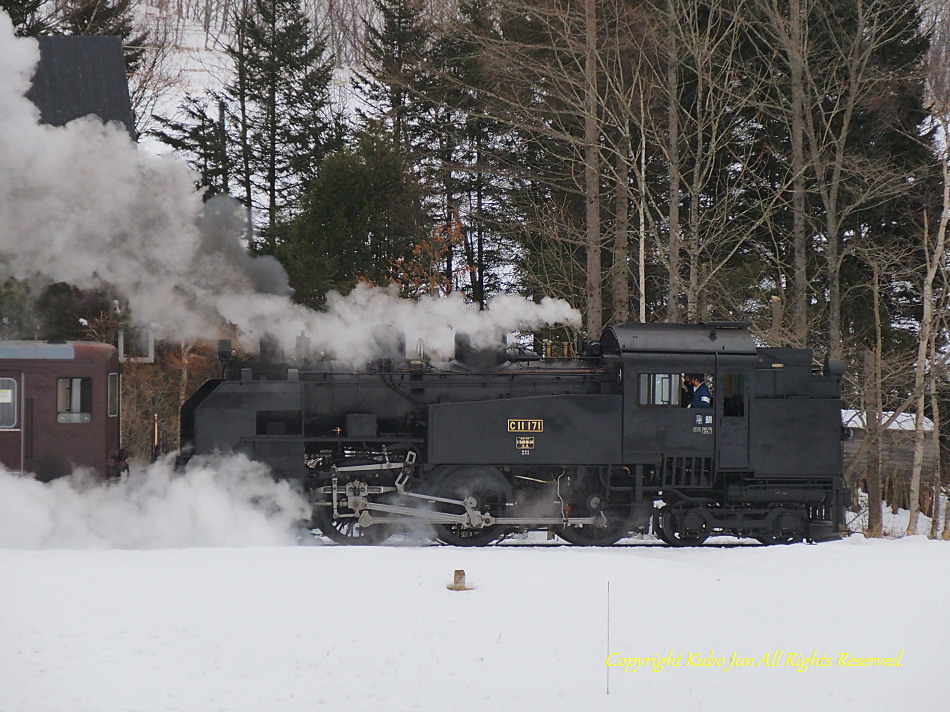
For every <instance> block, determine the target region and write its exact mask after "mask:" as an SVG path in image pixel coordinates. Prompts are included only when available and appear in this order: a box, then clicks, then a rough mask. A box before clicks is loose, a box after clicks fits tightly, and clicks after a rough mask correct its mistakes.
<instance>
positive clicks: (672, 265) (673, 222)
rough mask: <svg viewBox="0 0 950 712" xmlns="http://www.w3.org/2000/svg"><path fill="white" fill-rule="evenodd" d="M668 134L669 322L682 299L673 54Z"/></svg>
mask: <svg viewBox="0 0 950 712" xmlns="http://www.w3.org/2000/svg"><path fill="white" fill-rule="evenodd" d="M666 80H667V87H666V89H667V94H668V100H669V106H668V126H667V131H668V133H669V139H668V140H669V173H670V206H669V230H670V246H669V250H670V252H669V261H668V268H669V292H668V294H667V304H666V320H667V321H668V322H670V323H673V324H675V323H677V322H679V321H680V308H679V300H680V293H681V292H682V286H681V284H680V252H681V250H682V247H681V241H680V173H679V170H680V165H679V101H678V97H679V92H678V87H677V71H676V55H675V53H673V52H672V51H671V52H669V54H668V55H667V67H666Z"/></svg>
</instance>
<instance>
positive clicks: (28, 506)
mask: <svg viewBox="0 0 950 712" xmlns="http://www.w3.org/2000/svg"><path fill="white" fill-rule="evenodd" d="M303 519H309V507H308V505H307V502H306V501H305V500H304V498H303V497H302V496H301V495H299V494H298V493H297V492H295V491H294V490H293V489H291V487H290V485H289V484H288V483H287V482H275V481H274V480H273V479H272V478H271V477H270V476H269V474H268V471H267V467H266V466H265V465H262V464H260V463H256V462H251V461H249V460H248V459H247V458H245V457H243V456H230V457H216V458H196V459H195V460H193V461H192V462H189V463H188V467H187V469H186V471H185V473H184V474H181V473H176V472H175V471H174V468H173V467H172V461H171V460H170V459H166V460H164V461H160V462H157V463H154V464H153V465H151V466H150V467H148V468H146V469H144V470H138V471H133V473H132V474H131V475H130V476H129V477H128V478H126V479H123V480H122V481H120V482H115V483H110V484H108V485H105V484H102V483H101V482H99V481H98V480H96V479H95V478H93V477H92V476H84V474H83V472H81V471H80V472H77V473H73V474H72V475H70V476H69V477H63V478H60V479H57V480H53V481H52V482H48V483H41V482H37V481H36V480H34V479H32V478H30V477H24V476H21V475H16V474H11V473H9V472H7V471H6V470H5V469H3V467H2V466H0V548H6V549H11V548H12V549H107V548H111V549H157V548H179V547H196V546H273V545H280V544H294V543H295V542H296V533H297V531H298V529H299V526H298V523H299V521H300V520H303Z"/></svg>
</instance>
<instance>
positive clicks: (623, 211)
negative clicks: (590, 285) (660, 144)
mask: <svg viewBox="0 0 950 712" xmlns="http://www.w3.org/2000/svg"><path fill="white" fill-rule="evenodd" d="M629 161H630V131H629V129H628V128H627V127H624V128H623V129H622V132H621V136H620V141H619V142H618V146H617V195H616V213H617V216H616V220H615V223H614V226H615V227H614V230H615V233H614V254H613V269H612V270H611V287H612V301H613V319H611V321H612V322H613V323H614V324H624V323H626V322H628V321H630V269H629V263H630V242H629V239H630V235H629V233H630V185H629V179H630V162H629Z"/></svg>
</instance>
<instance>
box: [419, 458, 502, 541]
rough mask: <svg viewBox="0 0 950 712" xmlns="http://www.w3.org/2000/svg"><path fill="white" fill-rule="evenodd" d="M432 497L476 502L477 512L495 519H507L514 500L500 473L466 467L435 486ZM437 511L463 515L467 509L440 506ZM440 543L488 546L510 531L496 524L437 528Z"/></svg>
mask: <svg viewBox="0 0 950 712" xmlns="http://www.w3.org/2000/svg"><path fill="white" fill-rule="evenodd" d="M433 494H434V495H435V496H436V497H443V498H446V499H454V500H464V499H465V498H467V497H472V498H473V499H474V500H475V511H476V512H480V513H481V514H490V515H491V516H493V517H504V516H507V515H508V502H509V501H510V500H511V498H512V491H511V484H510V483H509V482H508V480H506V479H505V477H504V476H503V475H502V474H501V473H500V472H498V471H497V470H492V469H488V468H481V467H463V468H459V469H456V470H448V471H446V472H445V473H443V474H442V475H441V476H439V477H437V478H436V480H435V482H434V483H433ZM437 508H438V511H442V512H449V513H451V514H464V513H465V509H464V507H460V506H459V505H454V504H444V503H442V504H438V505H437ZM433 528H434V529H435V534H436V537H437V538H438V539H439V541H441V542H443V543H445V544H451V545H452V546H485V545H486V544H490V543H491V542H493V541H495V540H496V539H498V538H499V537H500V536H502V535H503V534H504V533H505V532H506V531H507V530H508V528H507V527H504V526H501V525H498V524H493V525H490V526H486V527H480V528H472V527H468V526H464V525H462V524H435V525H434V527H433Z"/></svg>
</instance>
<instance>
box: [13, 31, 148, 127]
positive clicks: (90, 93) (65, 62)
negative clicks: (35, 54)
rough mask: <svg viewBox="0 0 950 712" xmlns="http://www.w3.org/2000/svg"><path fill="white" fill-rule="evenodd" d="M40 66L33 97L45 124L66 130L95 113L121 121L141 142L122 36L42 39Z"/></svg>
mask: <svg viewBox="0 0 950 712" xmlns="http://www.w3.org/2000/svg"><path fill="white" fill-rule="evenodd" d="M37 40H39V43H40V63H39V66H38V67H37V68H36V74H35V75H34V77H33V86H32V87H31V88H30V91H29V92H28V93H27V95H26V96H27V98H28V99H29V100H30V101H32V102H33V103H34V104H36V106H37V107H38V108H39V110H40V120H41V121H42V122H43V123H44V124H51V125H53V126H63V125H64V124H66V123H67V122H69V121H72V120H73V119H78V118H79V117H81V116H87V115H89V114H95V115H97V116H98V117H99V118H101V119H102V120H103V121H118V122H119V123H121V124H122V125H124V126H125V127H126V128H127V129H128V131H129V135H131V136H132V137H133V138H134V137H135V129H134V126H133V122H132V104H131V102H130V101H129V85H128V81H127V79H126V76H125V59H124V57H123V54H122V40H121V38H119V37H98V36H92V35H66V36H56V37H37Z"/></svg>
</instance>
